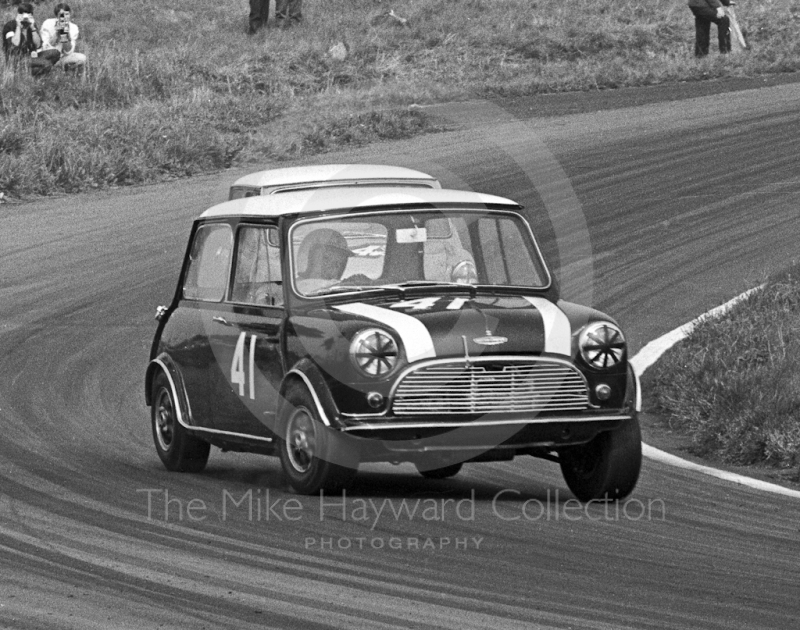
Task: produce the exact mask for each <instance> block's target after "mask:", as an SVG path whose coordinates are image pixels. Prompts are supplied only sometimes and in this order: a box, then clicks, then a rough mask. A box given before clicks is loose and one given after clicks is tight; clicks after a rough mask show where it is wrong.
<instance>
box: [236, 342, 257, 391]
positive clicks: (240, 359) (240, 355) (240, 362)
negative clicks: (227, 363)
mask: <svg viewBox="0 0 800 630" xmlns="http://www.w3.org/2000/svg"><path fill="white" fill-rule="evenodd" d="M246 337H247V333H246V332H242V333H241V334H240V335H239V339H238V340H237V341H236V349H235V350H234V351H233V361H231V386H233V385H237V384H238V385H239V396H244V385H245V381H247V383H248V394H249V396H250V400H255V398H256V387H255V374H254V368H255V356H256V336H255V335H250V351H249V354H250V356H249V362H248V366H247V368H248V369H247V374H249V376H250V378H249V379H248V378H247V374H245V369H244V347H245V341H246Z"/></svg>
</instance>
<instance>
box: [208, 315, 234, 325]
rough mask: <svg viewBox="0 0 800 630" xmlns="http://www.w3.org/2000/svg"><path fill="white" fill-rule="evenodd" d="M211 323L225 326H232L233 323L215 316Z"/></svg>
mask: <svg viewBox="0 0 800 630" xmlns="http://www.w3.org/2000/svg"><path fill="white" fill-rule="evenodd" d="M211 321H214V322H219V323H220V324H222V325H223V326H230V325H231V323H230V322H229V321H228V320H227V319H225V318H224V317H220V316H219V315H214V317H212V318H211Z"/></svg>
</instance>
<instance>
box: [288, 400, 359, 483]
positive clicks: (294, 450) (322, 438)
mask: <svg viewBox="0 0 800 630" xmlns="http://www.w3.org/2000/svg"><path fill="white" fill-rule="evenodd" d="M279 427H280V428H279V434H278V435H279V447H280V458H281V466H282V467H283V472H284V474H285V475H286V479H287V480H288V482H289V485H290V486H291V487H292V488H294V490H295V491H296V492H298V493H300V494H316V493H317V492H319V491H320V490H325V491H327V492H338V491H339V490H341V489H342V488H344V487H346V486H347V485H348V484H349V483H350V482H351V481H352V480H353V477H355V475H356V472H357V471H358V456H357V453H356V452H355V450H354V448H353V447H352V445H350V444H348V443H347V436H343V435H341V434H340V433H339V432H338V431H336V430H334V429H331V428H330V427H326V426H325V425H324V424H323V423H322V421H321V420H320V418H319V414H318V412H317V407H316V405H315V404H314V400H313V398H312V397H311V394H310V393H309V391H308V389H306V387H305V386H302V385H291V386H289V388H288V389H287V391H286V395H285V396H284V402H283V405H282V409H281V418H280V423H279ZM334 462H336V463H334Z"/></svg>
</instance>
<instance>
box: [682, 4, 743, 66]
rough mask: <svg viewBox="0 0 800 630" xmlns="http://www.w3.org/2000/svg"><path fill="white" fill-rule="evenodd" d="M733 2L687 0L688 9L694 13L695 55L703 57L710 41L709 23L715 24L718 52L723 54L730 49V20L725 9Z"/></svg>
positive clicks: (706, 52)
mask: <svg viewBox="0 0 800 630" xmlns="http://www.w3.org/2000/svg"><path fill="white" fill-rule="evenodd" d="M732 4H734V3H733V2H731V0H689V9H691V11H692V13H694V29H695V43H694V54H695V56H696V57H705V56H706V55H707V54H708V47H709V45H710V42H711V23H712V22H713V23H714V24H716V25H717V36H718V39H719V52H720V53H722V54H723V55H724V54H726V53H729V52H730V51H731V22H730V20H729V19H728V16H727V15H726V14H725V9H724V8H723V7H727V6H730V5H732Z"/></svg>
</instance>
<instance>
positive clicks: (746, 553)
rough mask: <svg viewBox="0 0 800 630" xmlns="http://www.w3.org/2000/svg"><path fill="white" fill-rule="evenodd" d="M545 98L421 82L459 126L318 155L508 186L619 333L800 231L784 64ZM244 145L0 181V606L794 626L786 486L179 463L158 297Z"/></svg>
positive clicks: (188, 623) (89, 612) (74, 612)
mask: <svg viewBox="0 0 800 630" xmlns="http://www.w3.org/2000/svg"><path fill="white" fill-rule="evenodd" d="M628 94H630V93H628ZM555 98H556V97H553V99H552V100H549V101H548V100H546V99H539V100H535V101H531V102H530V103H531V104H530V105H529V106H526V105H525V104H524V103H515V104H514V107H510V106H508V107H506V108H504V109H502V110H500V109H498V107H497V106H496V105H492V104H488V103H471V104H465V105H459V106H452V107H450V108H436V110H435V113H436V115H437V116H441V117H442V120H445V121H447V120H449V121H450V123H449V124H456V123H457V126H458V128H457V129H455V130H453V131H450V132H448V133H441V134H435V135H431V136H427V137H426V138H422V139H416V140H413V141H406V142H400V143H395V144H385V145H380V146H375V147H371V148H367V149H363V150H360V151H353V152H350V153H346V154H336V155H327V156H323V158H320V159H319V160H318V161H365V162H370V161H372V162H383V163H392V164H398V165H403V166H411V167H415V168H419V169H420V170H424V171H428V172H430V173H432V174H434V175H436V176H438V177H440V178H441V179H442V180H443V182H444V183H445V184H446V185H450V186H457V187H464V186H467V187H471V188H474V189H476V190H481V191H484V192H491V193H495V194H501V195H504V196H508V197H511V198H514V199H517V200H519V201H521V202H523V203H525V204H526V205H527V206H528V207H529V209H530V212H531V216H532V217H533V221H534V223H535V224H536V226H537V228H538V230H539V231H540V232H541V233H542V234H544V235H545V236H546V237H547V238H548V241H549V242H548V244H547V246H546V250H547V253H548V255H549V256H550V257H551V259H553V260H554V261H556V262H557V263H558V264H559V265H560V267H561V275H562V279H563V282H564V286H565V292H566V293H567V294H568V295H569V296H572V297H580V296H583V297H587V296H588V298H589V299H591V300H593V302H594V304H595V305H597V306H598V307H599V308H601V309H603V310H606V311H608V312H610V313H612V314H613V315H615V316H616V317H617V318H618V320H619V321H620V323H621V324H622V325H623V328H624V329H625V330H626V331H627V332H628V336H629V340H630V342H631V346H632V350H633V351H635V350H637V349H638V348H640V347H641V346H642V345H643V344H644V343H646V342H647V341H648V340H650V339H653V338H655V337H657V336H658V335H660V334H662V333H664V332H666V331H668V330H671V329H672V328H674V327H676V326H678V325H680V324H682V323H683V322H685V321H688V320H690V319H692V318H694V317H695V316H697V315H698V314H700V313H702V312H704V311H705V310H707V309H708V308H711V307H712V306H715V305H717V304H720V303H722V302H724V301H726V300H727V299H729V298H731V297H733V296H734V295H736V294H738V293H740V292H741V291H743V290H745V289H747V288H749V287H751V286H754V285H755V284H757V283H758V282H760V281H761V280H762V279H763V278H764V275H765V274H766V273H769V272H771V271H774V270H776V269H779V268H781V267H782V266H784V265H785V264H786V262H787V261H789V260H791V259H792V258H796V257H797V256H798V240H800V239H798V237H799V236H800V166H799V163H798V157H797V147H798V146H800V114H798V106H797V103H798V102H800V86H799V85H798V84H788V85H783V86H776V87H770V88H767V89H763V90H760V91H754V90H751V91H740V92H732V93H723V94H718V95H710V96H704V97H702V98H694V99H687V100H678V101H673V102H663V103H660V102H649V103H645V104H643V105H637V106H635V107H626V108H621V109H619V108H618V109H615V108H614V107H615V105H614V102H613V99H614V95H612V97H611V100H612V103H611V105H609V104H608V102H607V100H603V101H602V103H600V101H598V109H599V111H593V109H592V104H591V102H590V103H589V105H588V106H587V107H585V108H584V111H583V113H580V112H579V113H575V114H572V115H570V116H563V117H556V116H550V115H547V116H545V117H543V118H542V117H539V116H541V114H542V113H547V114H551V113H553V110H555V111H558V103H559V101H557V100H555ZM604 98H606V97H605V96H604ZM618 98H619V99H620V100H619V101H618V102H617V105H618V104H623V105H624V104H626V101H625V94H620V95H619V97H618ZM548 107H549V108H550V109H549V110H547V108H548ZM420 156H422V157H420ZM247 170H248V171H252V170H257V169H256V168H249V169H247ZM244 172H245V171H242V170H238V171H231V172H227V173H221V174H218V175H214V176H210V177H202V178H196V179H193V180H189V181H180V182H172V183H169V184H164V185H158V186H152V187H143V188H135V189H124V190H117V191H113V192H109V193H97V194H91V195H85V196H73V197H69V198H65V199H48V200H45V201H41V202H35V203H29V204H22V205H11V204H6V205H3V206H0V213H2V217H3V218H2V221H3V230H2V236H0V239H2V247H1V248H0V256H2V262H1V263H0V270H2V277H1V279H0V313H2V315H1V316H0V349H1V350H0V423H2V424H1V425H0V426H2V439H0V627H3V628H25V629H34V628H37V629H38V628H58V629H65V628H76V629H82V630H85V629H88V628H103V629H108V628H114V629H117V628H137V629H141V628H236V629H242V628H250V627H259V628H263V627H274V628H302V629H313V628H327V627H346V628H370V629H377V628H431V629H434V628H435V629H438V628H453V629H467V628H609V629H620V628H653V629H665V628H719V629H725V630H728V629H730V628H785V629H791V628H797V627H798V624H800V560H798V551H797V550H798V547H799V545H800V503H798V502H797V501H796V500H790V499H787V498H784V497H779V496H773V495H768V494H762V493H760V492H757V491H755V490H749V489H745V488H740V487H737V486H735V485H733V484H730V483H728V482H724V481H721V480H715V479H712V478H709V477H705V476H702V475H699V474H696V473H693V472H687V471H682V470H679V469H675V468H671V467H669V466H666V465H663V464H658V463H654V462H652V461H647V460H646V461H645V463H644V467H643V471H642V476H641V479H640V482H639V485H638V487H637V489H636V491H635V492H634V494H633V496H632V500H631V501H629V502H628V503H626V504H623V505H620V506H618V507H615V506H605V505H603V504H595V505H591V506H590V507H589V508H588V509H584V508H581V507H577V506H576V503H575V502H574V501H569V499H570V498H571V495H570V494H569V491H568V490H567V488H566V485H565V484H564V482H563V481H562V479H561V475H560V472H559V470H558V468H557V466H556V465H554V464H552V463H548V462H544V461H538V460H533V459H518V460H516V461H514V462H512V463H497V464H474V465H469V466H466V467H465V468H464V470H463V471H462V473H461V474H460V475H459V476H458V477H456V478H455V479H454V480H450V481H428V480H424V479H423V478H422V477H420V476H419V475H418V474H416V472H415V470H414V469H413V468H412V467H411V466H408V465H404V466H398V467H393V466H391V465H388V464H387V465H371V466H366V467H363V468H362V471H361V474H360V475H359V477H358V478H357V481H356V483H355V485H354V486H353V487H352V488H351V489H350V490H349V491H348V493H347V495H346V497H345V498H344V499H343V498H342V497H341V496H339V497H325V498H324V499H323V503H322V508H321V507H320V498H319V497H297V496H296V495H293V494H291V493H289V492H288V490H287V488H286V486H285V485H284V482H283V480H282V478H281V474H280V468H279V464H278V461H277V459H268V458H263V457H258V456H251V455H235V454H222V453H220V452H219V451H218V450H214V451H213V452H212V456H211V460H210V462H209V466H208V469H207V471H206V472H205V473H203V474H201V475H197V476H192V475H181V474H170V473H168V472H167V471H166V470H165V469H164V468H163V466H162V465H161V463H160V461H159V460H158V458H157V456H156V453H155V450H154V447H153V444H152V438H151V435H150V429H149V415H148V410H147V408H146V407H145V406H144V398H143V373H144V368H145V365H146V361H147V355H148V350H149V345H150V341H151V339H152V334H153V331H154V329H155V322H154V321H153V313H154V309H155V307H156V305H158V304H163V303H165V302H166V301H167V300H168V299H169V297H170V295H171V293H172V291H173V290H174V286H175V282H176V279H177V271H178V265H179V263H180V260H181V258H182V256H183V251H184V247H185V243H186V238H187V234H188V227H189V225H190V221H191V219H192V217H194V216H195V215H197V214H199V212H200V211H201V210H203V209H204V208H205V207H207V206H208V205H210V204H211V203H213V202H216V201H219V200H223V199H224V198H225V196H226V189H227V186H228V184H229V183H230V182H231V181H233V179H234V178H236V177H238V176H239V175H240V174H243V173H244ZM584 227H585V228H587V229H588V236H589V237H590V240H589V239H587V238H584V237H585V236H586V235H587V232H586V231H585V230H584ZM554 243H555V244H554ZM587 254H588V258H587ZM645 395H646V393H645ZM404 501H405V503H404ZM251 505H252V510H251V509H250V506H251ZM415 506H416V512H414V513H413V516H411V515H410V513H411V510H414V508H415ZM379 510H382V511H381V512H379Z"/></svg>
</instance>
